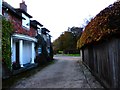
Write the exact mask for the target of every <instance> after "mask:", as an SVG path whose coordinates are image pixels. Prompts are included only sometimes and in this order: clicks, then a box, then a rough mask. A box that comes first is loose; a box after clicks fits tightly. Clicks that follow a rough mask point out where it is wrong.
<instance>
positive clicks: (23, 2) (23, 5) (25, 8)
mask: <svg viewBox="0 0 120 90" xmlns="http://www.w3.org/2000/svg"><path fill="white" fill-rule="evenodd" d="M20 9H22V10H24V11H25V12H27V5H26V4H25V1H24V0H22V3H20Z"/></svg>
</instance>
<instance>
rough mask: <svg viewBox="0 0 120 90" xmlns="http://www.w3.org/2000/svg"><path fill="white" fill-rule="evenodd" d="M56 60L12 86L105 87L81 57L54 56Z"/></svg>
mask: <svg viewBox="0 0 120 90" xmlns="http://www.w3.org/2000/svg"><path fill="white" fill-rule="evenodd" d="M54 59H55V60H56V61H55V63H54V64H51V65H49V66H47V67H45V68H44V69H42V70H41V71H39V72H37V73H36V74H34V75H33V76H31V77H29V78H26V79H24V80H21V81H19V82H17V83H16V84H15V85H14V86H12V88H103V87H102V86H101V85H100V84H99V82H98V81H96V80H95V78H94V77H93V76H92V75H91V73H90V72H89V71H88V70H87V69H86V67H85V66H84V65H82V63H81V58H80V57H73V56H62V55H56V56H54Z"/></svg>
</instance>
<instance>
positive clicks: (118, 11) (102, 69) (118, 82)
mask: <svg viewBox="0 0 120 90" xmlns="http://www.w3.org/2000/svg"><path fill="white" fill-rule="evenodd" d="M77 47H78V48H80V49H81V50H82V59H83V63H84V64H85V65H86V66H87V67H88V68H89V69H90V70H91V72H92V73H93V74H94V75H95V76H96V77H97V78H98V79H99V80H100V82H101V83H102V84H103V85H104V86H105V87H107V88H120V2H115V3H114V4H112V5H109V6H108V7H107V8H105V9H104V10H102V11H101V12H100V13H99V14H97V15H96V17H94V18H93V19H92V20H91V22H89V23H88V25H87V26H86V27H85V30H84V32H83V33H82V36H81V38H80V39H79V40H78V42H77Z"/></svg>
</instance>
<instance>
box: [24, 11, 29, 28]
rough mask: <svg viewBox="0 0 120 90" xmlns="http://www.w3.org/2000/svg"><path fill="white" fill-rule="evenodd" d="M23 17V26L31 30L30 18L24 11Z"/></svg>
mask: <svg viewBox="0 0 120 90" xmlns="http://www.w3.org/2000/svg"><path fill="white" fill-rule="evenodd" d="M22 17H24V18H25V19H23V20H22V26H23V27H24V28H27V29H28V30H29V29H30V18H29V17H28V16H26V15H25V14H23V13H22Z"/></svg>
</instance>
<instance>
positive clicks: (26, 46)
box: [23, 41, 32, 64]
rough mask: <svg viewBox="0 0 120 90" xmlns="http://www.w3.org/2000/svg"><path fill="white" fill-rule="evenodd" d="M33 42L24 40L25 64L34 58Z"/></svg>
mask: <svg viewBox="0 0 120 90" xmlns="http://www.w3.org/2000/svg"><path fill="white" fill-rule="evenodd" d="M31 51H32V43H31V42H27V41H24V42H23V64H27V63H30V61H31V59H32V52H31Z"/></svg>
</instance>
